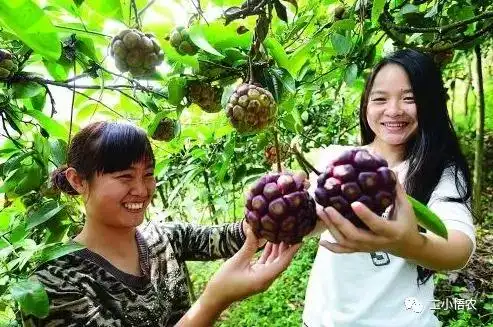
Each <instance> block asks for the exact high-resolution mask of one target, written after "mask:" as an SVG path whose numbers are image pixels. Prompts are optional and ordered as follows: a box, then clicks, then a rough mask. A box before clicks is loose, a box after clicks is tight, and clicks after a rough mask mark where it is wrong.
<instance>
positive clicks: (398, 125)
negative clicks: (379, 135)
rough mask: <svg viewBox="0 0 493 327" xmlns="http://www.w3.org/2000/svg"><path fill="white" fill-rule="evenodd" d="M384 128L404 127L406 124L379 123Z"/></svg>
mask: <svg viewBox="0 0 493 327" xmlns="http://www.w3.org/2000/svg"><path fill="white" fill-rule="evenodd" d="M381 124H382V125H384V126H385V127H404V126H407V125H408V123H381Z"/></svg>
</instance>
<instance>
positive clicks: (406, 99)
mask: <svg viewBox="0 0 493 327" xmlns="http://www.w3.org/2000/svg"><path fill="white" fill-rule="evenodd" d="M404 101H406V102H414V97H405V98H404Z"/></svg>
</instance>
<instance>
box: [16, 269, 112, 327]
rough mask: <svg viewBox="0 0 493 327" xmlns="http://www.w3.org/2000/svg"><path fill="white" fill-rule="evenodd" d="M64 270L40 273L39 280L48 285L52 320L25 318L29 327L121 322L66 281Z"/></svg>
mask: <svg viewBox="0 0 493 327" xmlns="http://www.w3.org/2000/svg"><path fill="white" fill-rule="evenodd" d="M63 274H64V273H63V271H62V269H61V268H60V267H54V266H50V267H49V268H48V269H43V270H40V271H38V272H36V277H37V278H38V280H39V281H40V282H41V283H42V284H43V285H44V288H45V290H46V292H47V294H48V298H49V301H50V308H49V313H48V316H47V317H45V318H37V317H34V316H26V317H24V324H25V326H30V327H38V326H39V327H41V326H50V327H77V326H87V327H93V326H94V327H97V326H107V325H108V323H109V322H115V323H116V322H117V321H116V320H115V319H112V318H111V317H109V316H108V312H105V308H104V307H103V306H102V305H101V304H99V303H96V302H95V301H93V300H92V299H91V298H90V297H89V294H84V293H82V292H81V291H80V290H79V289H78V288H77V287H76V286H74V285H73V284H71V283H70V282H68V281H67V279H68V278H64V277H63Z"/></svg>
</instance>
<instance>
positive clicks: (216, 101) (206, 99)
mask: <svg viewBox="0 0 493 327" xmlns="http://www.w3.org/2000/svg"><path fill="white" fill-rule="evenodd" d="M222 93H223V88H222V87H219V86H212V85H210V83H205V82H201V81H191V82H189V84H188V100H189V101H190V102H191V103H195V104H197V105H198V106H199V107H200V108H201V109H202V110H204V111H205V112H208V113H215V112H219V111H221V109H222V107H221V96H222Z"/></svg>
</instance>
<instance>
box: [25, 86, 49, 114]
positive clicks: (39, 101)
mask: <svg viewBox="0 0 493 327" xmlns="http://www.w3.org/2000/svg"><path fill="white" fill-rule="evenodd" d="M26 101H29V102H30V104H31V106H32V109H34V110H37V111H42V110H43V108H44V107H45V104H46V90H43V92H42V93H40V94H38V95H36V96H34V97H32V98H30V99H29V100H26ZM50 106H51V102H50ZM50 109H51V108H50Z"/></svg>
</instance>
